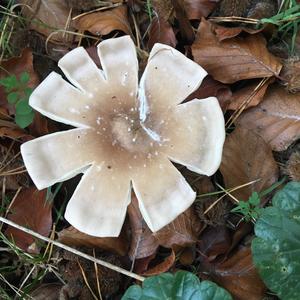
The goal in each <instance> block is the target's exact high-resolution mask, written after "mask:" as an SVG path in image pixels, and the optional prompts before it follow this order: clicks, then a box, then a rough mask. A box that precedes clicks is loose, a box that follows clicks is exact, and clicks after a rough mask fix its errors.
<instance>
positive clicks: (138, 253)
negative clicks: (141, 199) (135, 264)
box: [127, 196, 159, 260]
mask: <svg viewBox="0 0 300 300" xmlns="http://www.w3.org/2000/svg"><path fill="white" fill-rule="evenodd" d="M127 212H128V215H129V220H130V227H131V243H130V249H129V253H128V255H129V257H130V259H131V260H135V259H139V258H144V257H148V256H151V255H152V254H153V253H155V251H156V249H157V248H158V246H159V245H158V243H157V240H156V239H155V237H154V236H153V234H152V232H151V230H150V229H149V228H148V226H147V225H146V223H145V221H144V219H143V217H142V215H141V213H140V210H139V205H138V201H137V199H136V197H135V196H132V200H131V203H130V204H129V205H128V209H127Z"/></svg>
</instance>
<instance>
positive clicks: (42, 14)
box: [19, 0, 75, 43]
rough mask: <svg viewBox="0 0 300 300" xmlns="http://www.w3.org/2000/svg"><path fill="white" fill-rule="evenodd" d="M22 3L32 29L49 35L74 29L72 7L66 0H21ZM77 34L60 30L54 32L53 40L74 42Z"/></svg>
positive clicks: (24, 13)
mask: <svg viewBox="0 0 300 300" xmlns="http://www.w3.org/2000/svg"><path fill="white" fill-rule="evenodd" d="M19 3H20V4H23V5H22V14H23V16H24V17H25V18H28V19H29V20H31V22H30V29H33V30H35V31H37V32H39V33H41V34H42V35H44V36H46V37H48V36H49V35H50V34H51V33H53V32H58V30H61V31H65V30H68V31H74V28H73V26H72V24H70V23H71V22H70V20H71V18H70V17H71V15H70V13H71V9H70V8H69V7H68V6H67V4H66V2H65V1H61V0H40V1H35V0H20V1H19ZM74 37H75V35H73V34H70V33H66V32H58V33H56V34H52V36H51V41H52V42H63V43H66V42H72V41H73V39H74Z"/></svg>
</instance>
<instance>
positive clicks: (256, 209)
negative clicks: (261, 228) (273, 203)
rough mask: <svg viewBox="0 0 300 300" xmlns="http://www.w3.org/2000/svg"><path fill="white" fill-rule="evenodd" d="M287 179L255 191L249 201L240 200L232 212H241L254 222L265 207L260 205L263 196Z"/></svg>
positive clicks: (245, 218) (244, 216)
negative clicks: (260, 190)
mask: <svg viewBox="0 0 300 300" xmlns="http://www.w3.org/2000/svg"><path fill="white" fill-rule="evenodd" d="M284 181H285V178H283V179H282V180H281V181H279V182H276V183H274V184H273V185H271V186H270V187H269V188H268V189H266V190H264V191H262V192H260V193H257V192H253V193H252V195H251V196H250V197H249V199H248V201H239V203H238V205H237V206H236V207H235V208H233V209H232V210H231V212H235V213H240V214H241V215H243V218H244V220H245V221H246V222H249V221H251V220H253V221H254V222H255V221H256V220H257V218H258V217H259V216H260V215H261V213H262V210H263V208H261V207H260V202H261V198H262V197H264V196H266V195H267V194H269V193H271V192H272V191H273V190H274V189H276V188H277V187H278V186H280V185H281V184H282V183H283V182H284Z"/></svg>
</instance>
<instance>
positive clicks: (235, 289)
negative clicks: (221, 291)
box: [210, 247, 266, 300]
mask: <svg viewBox="0 0 300 300" xmlns="http://www.w3.org/2000/svg"><path fill="white" fill-rule="evenodd" d="M210 276H212V278H213V280H214V281H216V282H217V283H218V284H220V285H221V286H222V287H224V288H225V289H226V290H227V291H228V292H229V293H230V294H231V295H232V296H233V297H234V299H236V300H257V299H263V297H264V294H265V292H266V287H265V285H264V283H263V282H262V280H261V279H260V277H259V275H258V272H257V271H256V269H255V267H254V265H253V263H252V255H251V250H250V248H246V247H244V248H241V249H240V250H239V251H238V252H237V253H235V255H233V256H232V257H231V258H230V259H228V260H226V261H225V262H223V263H221V264H217V265H215V268H214V269H213V270H211V272H210Z"/></svg>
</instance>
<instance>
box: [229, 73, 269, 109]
mask: <svg viewBox="0 0 300 300" xmlns="http://www.w3.org/2000/svg"><path fill="white" fill-rule="evenodd" d="M272 81H273V80H268V81H267V82H266V83H265V84H263V85H262V86H261V87H260V88H258V89H257V90H256V91H255V89H256V88H257V87H258V85H259V83H260V80H257V79H254V80H252V81H250V82H249V80H248V81H247V83H246V85H245V86H243V87H241V88H239V89H237V90H236V92H233V93H232V98H231V101H230V103H229V106H228V109H229V110H236V109H239V108H240V107H241V106H242V105H245V108H244V109H247V108H249V107H253V106H256V105H258V104H259V103H260V102H261V101H262V100H263V98H264V96H265V94H266V91H267V88H268V86H269V85H270V84H271V83H272ZM246 103H247V104H246Z"/></svg>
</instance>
